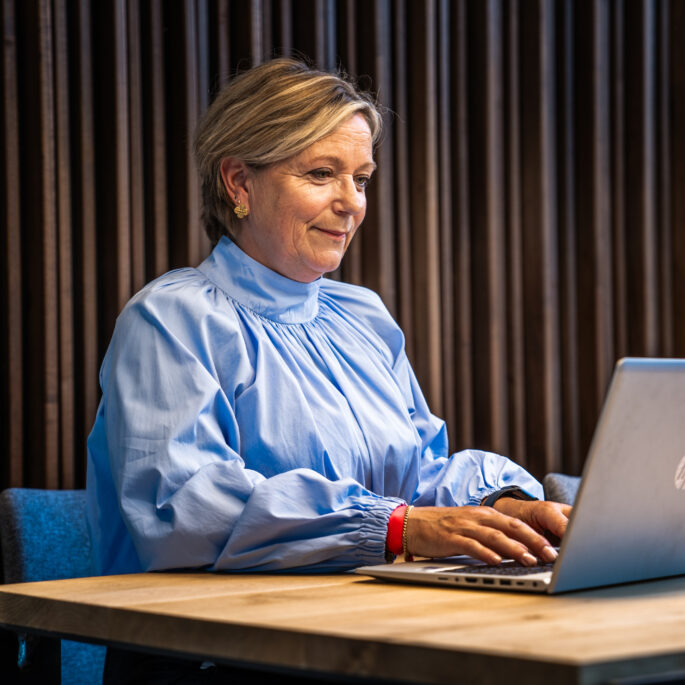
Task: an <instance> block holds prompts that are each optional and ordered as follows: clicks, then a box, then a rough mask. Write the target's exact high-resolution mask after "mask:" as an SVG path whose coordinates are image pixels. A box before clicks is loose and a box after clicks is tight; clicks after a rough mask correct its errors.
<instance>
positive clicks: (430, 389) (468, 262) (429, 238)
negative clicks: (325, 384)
mask: <svg viewBox="0 0 685 685" xmlns="http://www.w3.org/2000/svg"><path fill="white" fill-rule="evenodd" d="M0 26H1V27H2V35H3V45H2V48H1V52H0V66H1V68H2V86H1V88H2V90H1V91H0V142H1V144H0V150H1V157H0V210H1V215H0V236H1V245H2V252H1V263H0V274H1V275H2V278H3V282H2V286H1V287H0V312H1V321H2V324H3V325H2V327H1V330H0V368H1V373H2V378H1V384H0V388H1V395H0V402H1V405H0V449H1V450H2V461H1V464H2V469H1V472H0V487H7V486H10V485H11V486H33V487H43V488H71V487H82V486H83V485H84V481H85V461H86V459H85V441H86V438H87V435H88V432H89V430H90V427H91V425H92V422H93V418H94V416H95V412H96V409H97V403H98V397H99V389H98V382H97V375H98V367H99V364H100V361H101V360H102V357H103V354H104V352H105V349H106V346H107V343H108V340H109V337H110V335H111V332H112V328H113V325H114V321H115V318H116V316H117V313H118V312H119V311H120V310H121V308H122V306H123V305H124V303H125V302H126V300H127V299H128V298H129V297H130V296H131V294H132V293H134V292H135V291H136V290H137V289H139V288H140V287H141V286H142V285H143V284H144V283H145V282H147V281H148V280H150V279H152V278H154V277H155V276H157V275H159V274H160V273H162V272H164V271H165V270H167V269H169V268H173V267H177V266H182V265H189V264H190V265H195V264H197V263H198V262H199V261H200V260H201V259H202V258H203V257H204V256H205V255H206V254H207V251H208V242H207V240H206V239H205V237H204V236H203V232H202V229H201V226H200V224H199V212H200V205H199V196H198V184H197V177H196V172H195V169H194V167H193V163H192V157H191V154H190V152H189V141H190V140H191V137H192V132H193V129H194V127H195V124H196V122H197V120H198V118H199V116H200V115H201V114H202V112H203V111H204V109H205V108H206V107H207V104H208V103H209V102H210V100H211V98H212V96H213V94H214V93H216V91H217V89H218V88H219V87H220V86H221V85H222V84H224V83H226V82H227V81H228V80H229V79H230V78H231V75H232V74H234V73H235V71H236V70H238V69H241V68H246V67H249V66H250V65H252V64H256V63H259V62H261V61H263V60H265V59H268V58H269V57H271V56H276V55H294V56H300V57H303V58H306V59H308V60H310V61H311V62H312V63H313V64H315V65H317V66H319V67H322V68H326V69H330V68H336V67H342V68H343V69H345V70H346V71H347V72H348V73H350V74H351V75H353V76H355V77H357V78H358V80H359V82H360V84H361V85H362V86H365V87H367V88H370V89H373V90H374V91H375V92H376V93H377V94H378V98H379V101H380V103H381V104H382V105H383V106H384V107H385V108H386V109H385V123H386V129H385V130H386V132H385V138H384V141H383V143H382V145H381V146H380V147H379V149H378V151H377V161H378V164H379V170H378V173H377V175H376V177H375V179H374V182H373V185H372V187H371V188H370V190H369V210H368V215H367V219H366V221H365V224H364V226H363V228H362V230H361V232H360V234H359V235H358V237H357V238H356V241H355V242H354V243H353V245H352V246H351V248H350V250H349V253H348V255H347V256H346V258H345V261H344V263H343V267H342V269H341V271H340V273H337V274H334V275H333V277H336V278H343V279H345V280H349V281H352V282H355V283H362V284H364V285H367V286H369V287H371V288H373V289H375V290H377V291H378V292H379V293H380V295H381V296H382V298H383V299H384V301H385V303H386V304H387V306H388V307H389V309H390V311H391V312H392V313H393V314H394V315H395V317H396V318H397V319H398V321H399V323H400V324H401V326H402V327H403V329H404V331H405V333H406V338H407V348H408V352H409V356H410V358H411V359H412V361H413V364H414V367H415V369H416V372H417V374H418V376H419V379H420V381H421V383H422V387H423V389H424V392H425V394H426V396H427V398H428V400H429V403H430V405H431V407H432V409H433V411H434V412H435V413H436V414H438V415H440V416H442V417H444V418H445V419H446V420H447V423H448V428H449V433H450V438H451V447H452V449H459V448H462V447H467V446H472V447H480V448H486V449H491V450H495V451H498V452H500V453H503V454H507V455H509V456H511V457H512V458H514V459H515V460H517V461H519V462H520V463H522V464H524V465H525V466H527V467H528V468H529V469H530V470H531V471H532V472H533V473H534V474H535V475H537V476H538V477H541V476H542V475H543V474H544V473H545V472H547V471H550V470H562V471H566V472H568V473H578V472H579V470H580V469H581V467H582V464H583V459H584V455H585V452H586V450H587V447H588V444H589V442H590V439H591V437H592V431H593V428H594V425H595V422H596V419H597V416H598V412H599V409H600V407H601V402H602V399H603V395H604V392H605V390H606V386H607V383H608V380H609V377H610V374H611V370H612V368H613V365H614V363H615V361H616V360H617V359H618V358H619V357H621V356H624V355H634V356H643V355H650V356H685V298H684V297H683V295H684V292H683V288H684V283H685V41H684V40H683V39H682V36H683V35H685V2H679V1H676V0H659V1H649V0H642V1H640V0H631V1H627V0H626V1H625V2H624V1H621V0H614V1H609V0H519V1H517V0H451V1H450V0H395V1H391V0H337V1H336V0H211V1H210V0H185V1H182V0H174V1H172V0H169V1H167V2H162V1H161V0H145V1H143V0H141V1H140V2H136V1H135V0H128V1H127V0H72V1H67V0H0Z"/></svg>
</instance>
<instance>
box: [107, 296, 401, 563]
mask: <svg viewBox="0 0 685 685" xmlns="http://www.w3.org/2000/svg"><path fill="white" fill-rule="evenodd" d="M168 318H169V317H167V316H164V315H161V314H160V313H159V307H154V306H152V305H151V304H150V303H145V302H140V301H138V302H135V303H134V304H133V305H132V306H131V307H129V308H128V309H127V310H126V311H125V313H124V314H122V317H120V322H119V323H118V325H117V331H116V333H115V336H114V338H113V341H112V345H111V348H110V352H109V353H108V361H107V364H106V370H105V372H104V373H103V379H102V381H103V393H104V395H103V406H104V417H103V420H104V422H105V425H106V433H107V442H108V453H109V462H110V468H111V471H112V474H113V479H114V486H115V489H116V491H117V495H118V499H119V503H120V510H121V515H122V517H123V520H124V522H125V524H126V528H127V529H128V531H129V534H130V536H131V538H132V540H133V543H134V545H135V548H136V550H137V553H138V556H139V557H140V559H141V562H142V565H143V567H144V568H145V569H149V570H151V569H162V568H178V567H209V568H212V569H217V570H218V569H246V568H253V569H260V570H275V569H285V568H293V567H313V566H316V568H317V570H324V569H330V570H339V569H345V568H350V567H353V566H357V565H360V564H365V563H377V562H378V561H380V560H382V559H383V555H384V550H385V527H386V523H387V519H388V517H389V515H390V512H391V511H392V509H394V507H395V506H396V505H397V503H398V502H399V500H396V499H393V498H385V497H380V496H378V495H376V494H374V493H372V492H369V491H368V490H366V489H364V488H363V487H362V486H361V485H360V484H359V483H356V482H355V481H353V480H351V479H341V480H338V481H330V480H327V479H326V478H325V477H323V476H322V475H320V474H318V473H316V472H315V471H312V470H308V469H295V470H292V471H288V472H284V473H280V474H278V475H275V476H273V477H271V478H265V477H264V476H263V475H262V474H260V473H258V472H256V471H253V470H250V469H247V468H246V467H245V463H244V460H243V458H242V457H241V452H240V443H241V439H240V435H241V430H245V429H246V427H245V426H239V425H238V423H237V421H236V418H235V412H234V403H235V396H234V395H235V393H236V392H238V391H239V385H240V383H241V382H244V383H249V377H250V374H251V369H250V364H249V361H248V360H249V355H248V354H247V352H246V351H245V353H240V350H239V345H240V344H242V343H241V340H242V338H240V339H237V340H236V341H233V342H232V343H231V344H228V342H227V341H224V342H226V345H225V350H223V351H224V352H226V351H231V350H232V351H233V353H232V354H231V356H230V358H229V359H228V360H227V361H226V363H227V364H233V365H234V366H233V368H231V370H230V374H229V375H231V376H232V377H234V378H235V379H237V380H236V382H235V384H234V385H233V386H232V387H227V384H226V383H220V382H219V380H218V374H217V372H216V371H215V369H214V368H213V363H214V360H213V359H212V356H211V355H210V354H207V350H204V349H203V348H202V345H201V342H197V341H198V340H199V341H202V340H203V327H205V326H206V325H208V321H207V320H206V319H203V318H202V315H200V314H198V316H197V320H196V321H193V326H194V327H195V329H196V333H195V334H193V335H190V334H189V335H190V337H183V336H186V332H187V330H188V329H189V326H188V325H183V326H180V327H176V326H174V330H177V331H178V333H175V332H174V330H171V329H170V327H169V325H168V324H165V323H164V321H167V320H168ZM163 320H164V321H163ZM185 323H187V322H185ZM236 335H238V334H236ZM250 428H251V427H247V429H250Z"/></svg>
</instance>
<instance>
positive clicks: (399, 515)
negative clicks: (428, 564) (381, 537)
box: [385, 504, 407, 554]
mask: <svg viewBox="0 0 685 685" xmlns="http://www.w3.org/2000/svg"><path fill="white" fill-rule="evenodd" d="M406 509H407V505H406V504H400V506H399V507H397V508H396V509H395V510H394V511H393V512H392V514H390V518H389V519H388V535H387V537H386V538H385V546H386V547H387V548H388V551H389V552H392V553H393V554H402V527H403V525H404V512H405V510H406Z"/></svg>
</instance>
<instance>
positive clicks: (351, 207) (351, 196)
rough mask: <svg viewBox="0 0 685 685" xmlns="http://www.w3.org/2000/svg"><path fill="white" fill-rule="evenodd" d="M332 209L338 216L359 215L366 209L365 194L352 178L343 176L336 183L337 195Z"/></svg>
mask: <svg viewBox="0 0 685 685" xmlns="http://www.w3.org/2000/svg"><path fill="white" fill-rule="evenodd" d="M333 208H334V210H335V211H336V212H338V213H340V214H359V213H360V212H362V211H364V209H365V208H366V194H365V193H364V189H363V188H360V187H359V186H358V185H357V184H356V183H355V180H354V178H353V177H352V176H343V177H341V178H340V180H339V183H338V193H337V197H336V199H335V202H334V205H333Z"/></svg>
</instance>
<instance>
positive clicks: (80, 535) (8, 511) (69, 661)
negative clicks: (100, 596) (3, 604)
mask: <svg viewBox="0 0 685 685" xmlns="http://www.w3.org/2000/svg"><path fill="white" fill-rule="evenodd" d="M0 544H1V549H2V555H1V556H2V566H3V571H4V573H3V576H4V582H5V583H23V582H29V581H37V580H58V579H61V578H81V577H85V576H90V575H93V570H92V564H91V557H90V534H89V532H88V523H87V520H86V491H85V490H35V489H30V488H10V489H8V490H4V491H3V492H2V493H0ZM26 650H27V643H26V642H25V641H24V638H23V637H21V636H20V645H19V653H20V663H22V662H23V659H24V656H23V655H24V654H25V652H26ZM28 658H29V659H30V656H29V657H28ZM104 659H105V648H104V647H101V646H99V645H89V644H83V643H78V642H70V641H66V640H63V641H62V673H61V681H62V684H63V685H67V684H69V685H80V684H83V685H86V684H88V685H90V684H93V683H99V682H102V671H103V666H104Z"/></svg>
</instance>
